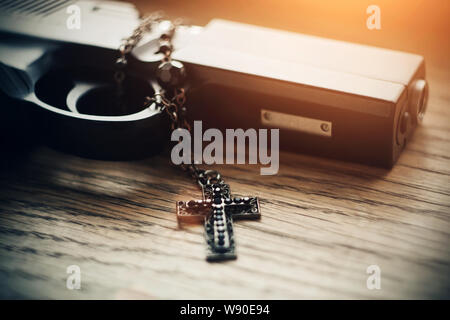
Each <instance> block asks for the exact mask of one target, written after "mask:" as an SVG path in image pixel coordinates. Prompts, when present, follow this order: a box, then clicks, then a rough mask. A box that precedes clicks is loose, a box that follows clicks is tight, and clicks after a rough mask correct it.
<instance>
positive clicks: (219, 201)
mask: <svg viewBox="0 0 450 320" xmlns="http://www.w3.org/2000/svg"><path fill="white" fill-rule="evenodd" d="M214 203H215V204H221V203H222V198H221V197H217V198H214Z"/></svg>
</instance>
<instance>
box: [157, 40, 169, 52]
mask: <svg viewBox="0 0 450 320" xmlns="http://www.w3.org/2000/svg"><path fill="white" fill-rule="evenodd" d="M170 51H172V44H171V43H170V41H160V43H159V50H158V53H164V54H165V53H166V52H167V53H168V52H170Z"/></svg>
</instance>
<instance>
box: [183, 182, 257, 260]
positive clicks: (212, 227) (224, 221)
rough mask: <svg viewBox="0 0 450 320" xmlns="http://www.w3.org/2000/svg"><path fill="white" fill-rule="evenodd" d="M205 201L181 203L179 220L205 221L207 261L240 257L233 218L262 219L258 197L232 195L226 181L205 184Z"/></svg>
mask: <svg viewBox="0 0 450 320" xmlns="http://www.w3.org/2000/svg"><path fill="white" fill-rule="evenodd" d="M202 192H203V200H191V201H187V202H184V201H179V202H177V219H178V223H179V224H180V223H199V222H204V224H205V238H206V242H207V256H206V260H207V261H222V260H231V259H236V252H235V243H234V236H233V220H240V219H259V218H260V217H261V212H260V208H259V200H258V198H256V197H244V198H239V197H234V198H233V197H232V196H231V194H230V186H229V185H227V184H225V183H223V181H221V182H219V183H214V184H209V183H208V184H204V185H202Z"/></svg>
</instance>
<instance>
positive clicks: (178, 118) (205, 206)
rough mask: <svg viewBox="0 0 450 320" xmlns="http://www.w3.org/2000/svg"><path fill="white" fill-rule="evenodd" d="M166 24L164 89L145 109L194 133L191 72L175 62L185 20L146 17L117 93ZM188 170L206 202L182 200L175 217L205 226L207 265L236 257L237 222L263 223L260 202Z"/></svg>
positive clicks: (125, 45) (124, 48) (206, 173)
mask: <svg viewBox="0 0 450 320" xmlns="http://www.w3.org/2000/svg"><path fill="white" fill-rule="evenodd" d="M162 21H164V22H165V23H168V24H169V25H168V27H167V28H166V31H165V32H164V33H163V34H161V36H160V38H159V50H158V52H157V53H162V54H163V58H162V60H161V63H160V64H159V66H158V68H157V70H156V78H157V80H158V83H159V84H160V86H161V87H162V89H161V91H159V92H155V93H154V95H153V96H151V97H146V101H145V107H148V106H150V105H151V104H153V103H156V106H157V107H158V108H159V109H160V110H163V111H165V112H166V113H167V115H168V117H169V119H170V129H171V130H177V129H186V130H188V131H191V128H190V125H189V123H188V122H187V120H186V112H187V109H186V105H185V103H186V89H185V88H184V87H183V83H184V80H185V78H186V70H185V68H184V66H183V64H182V63H181V62H179V61H175V60H172V58H171V54H172V52H173V45H172V39H173V37H174V34H175V31H176V27H177V26H178V25H180V24H181V22H180V21H175V22H174V23H172V22H169V21H168V20H164V19H163V15H162V14H161V13H159V12H157V13H153V14H151V15H149V16H147V17H145V18H143V19H142V21H141V23H140V25H139V26H138V27H137V28H136V29H135V30H134V31H133V33H132V35H131V36H130V37H128V38H126V39H124V40H123V42H122V44H121V46H120V48H119V52H120V57H119V58H118V59H117V61H116V67H117V69H116V72H115V74H114V79H115V82H116V84H117V91H118V95H120V94H121V92H122V83H123V81H124V79H125V72H124V69H125V67H126V65H127V56H128V54H129V53H130V52H131V51H132V50H133V48H134V47H136V45H137V44H138V43H139V41H140V40H141V39H142V37H143V35H144V34H145V33H146V32H149V31H150V30H151V29H152V27H153V25H155V24H158V23H161V22H162ZM181 167H182V169H183V170H185V171H187V172H188V173H189V175H190V176H191V177H192V178H193V179H194V180H195V181H196V182H197V183H198V184H199V185H200V187H201V189H202V193H203V199H202V200H191V201H187V202H184V201H179V202H177V204H176V214H177V220H178V223H179V224H182V223H204V226H205V238H206V243H207V256H206V260H207V261H222V260H230V259H236V252H235V241H234V236H233V220H239V219H259V218H260V217H261V212H260V207H259V201H258V198H256V197H233V196H232V195H231V192H230V186H229V185H228V184H225V182H224V180H223V179H222V177H221V175H220V173H219V172H217V171H215V170H203V169H199V168H198V167H197V166H196V165H195V164H194V162H193V161H191V163H190V164H181Z"/></svg>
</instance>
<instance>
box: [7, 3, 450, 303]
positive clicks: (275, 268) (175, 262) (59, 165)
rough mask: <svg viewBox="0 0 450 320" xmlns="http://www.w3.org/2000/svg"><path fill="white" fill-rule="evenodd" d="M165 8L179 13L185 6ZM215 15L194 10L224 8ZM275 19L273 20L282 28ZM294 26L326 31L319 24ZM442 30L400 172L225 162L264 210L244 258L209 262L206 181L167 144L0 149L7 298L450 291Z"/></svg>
mask: <svg viewBox="0 0 450 320" xmlns="http://www.w3.org/2000/svg"><path fill="white" fill-rule="evenodd" d="M197 2H198V1H197ZM269 2H270V1H269ZM301 3H303V2H301ZM383 3H384V2H383ZM442 3H444V2H441V4H442ZM140 6H141V8H142V9H143V10H144V11H146V10H151V9H153V8H154V7H163V3H162V2H161V3H160V2H158V1H156V2H152V4H151V5H147V4H141V5H140ZM266 6H268V4H266ZM363 7H364V5H363ZM163 8H164V7H163ZM227 8H228V7H225V9H224V11H222V12H224V13H223V14H222V17H224V18H230V17H229V16H227V15H226V14H227V12H228V11H227ZM363 9H364V8H363ZM167 10H168V12H169V13H171V12H173V13H174V14H177V13H178V11H179V9H178V7H177V6H175V4H170V5H168V7H167ZM205 10H206V9H205ZM244 11H245V8H244ZM310 11H311V12H316V11H314V10H312V9H311V10H310ZM205 12H208V14H206V13H203V14H198V15H196V14H195V13H194V12H192V16H193V18H194V19H195V18H196V19H197V20H198V21H199V22H202V21H203V20H206V19H207V18H208V17H209V16H210V15H211V16H221V14H220V12H218V11H214V10H213V9H211V10H210V11H205ZM187 14H189V10H187ZM360 14H361V15H362V21H363V22H362V23H363V25H362V27H360V28H363V29H364V28H365V26H364V17H365V13H364V11H362V12H361V13H360ZM316 15H317V17H319V16H320V14H319V13H316ZM249 17H250V18H251V17H253V16H251V15H249ZM258 17H259V16H258ZM250 18H249V19H248V21H249V22H252V23H256V22H258V21H260V20H256V22H255V21H253V20H251V19H250ZM202 19H203V20H202ZM236 19H239V17H237V18H236ZM255 19H256V18H255ZM259 19H263V17H259ZM322 19H326V16H325V17H322ZM241 21H245V20H244V19H241ZM277 21H278V20H277ZM277 21H275V20H273V21H271V20H268V21H267V24H268V25H269V26H274V27H280V28H281V27H283V26H284V25H283V24H282V23H278V22H277ZM283 21H286V23H289V21H292V20H289V16H287V18H285V19H284V20H283ZM260 24H263V22H262V23H260ZM286 28H288V27H286ZM324 28H327V27H324ZM291 29H295V30H296V31H300V32H305V33H316V34H320V32H322V31H320V32H319V31H317V30H318V29H317V28H316V29H314V27H313V26H310V25H308V24H305V26H304V27H297V28H291ZM330 30H331V27H330ZM358 30H359V29H358ZM323 32H324V33H327V32H328V31H327V30H325V31H323ZM329 32H331V31H329ZM366 32H367V30H362V31H360V32H359V33H358V32H357V31H356V34H357V36H348V37H346V36H345V35H343V36H342V37H341V38H342V39H344V40H355V38H354V37H358V36H359V34H362V33H366ZM384 32H385V34H387V33H389V31H384ZM320 35H324V34H320ZM332 36H334V35H332ZM418 37H419V40H418V41H420V39H422V38H420V37H425V35H420V34H418ZM435 37H437V36H436V35H433V39H434V38H435ZM407 38H408V36H407V33H405V34H404V35H403V38H402V37H400V39H405V42H401V41H400V40H399V43H400V44H399V45H398V47H397V49H405V48H403V47H402V46H403V44H404V43H408V41H410V39H407ZM443 39H444V37H443V36H442V38H441V40H442V41H443V42H441V45H440V47H441V48H443V50H444V51H445V52H444V53H442V52H440V53H436V52H435V49H434V48H437V47H439V43H436V41H437V40H433V41H432V44H430V46H431V47H432V48H431V49H430V51H426V50H428V49H424V50H425V51H426V52H425V54H426V59H427V67H428V69H427V72H428V79H429V83H430V88H431V94H430V100H429V109H428V113H427V115H426V117H425V121H424V123H423V125H422V126H421V127H420V128H418V130H417V131H416V133H415V135H414V137H413V139H412V140H411V141H410V143H409V144H408V146H407V147H406V149H405V151H404V152H403V154H402V155H401V157H400V159H399V161H398V163H397V165H396V166H395V167H394V168H393V169H392V170H385V169H380V168H375V167H368V166H364V165H357V164H352V163H345V162H339V161H333V160H327V159H322V158H315V157H311V156H307V155H299V154H289V153H282V154H281V155H280V161H281V164H280V171H279V174H278V175H276V176H260V175H259V167H258V166H242V165H226V166H217V169H219V170H220V171H221V172H222V174H223V175H224V177H225V179H226V181H227V182H228V183H229V184H230V186H231V188H232V191H233V193H235V194H243V195H255V196H258V197H259V198H260V201H261V207H262V219H261V220H260V221H239V222H236V223H235V234H236V240H237V249H238V255H239V257H238V259H237V260H236V261H228V262H225V263H215V264H211V263H208V262H206V261H205V244H204V238H203V228H202V227H201V226H189V227H187V228H183V229H179V228H178V226H177V221H176V216H175V202H176V201H179V200H189V199H196V198H200V196H201V192H200V190H199V189H198V188H197V187H196V186H195V184H193V183H192V181H191V180H190V179H189V178H188V177H187V176H185V175H184V173H183V172H182V171H180V170H179V169H178V168H176V167H174V166H172V165H171V164H170V163H169V158H168V154H161V155H159V156H156V157H154V158H150V159H146V160H142V161H129V162H106V161H97V160H90V159H83V158H78V157H75V156H72V155H68V154H63V153H59V152H57V151H54V150H52V149H49V148H47V147H37V148H33V149H29V150H27V152H26V153H18V152H13V151H8V152H6V151H5V152H3V154H2V166H1V171H0V297H1V298H55V299H62V298H64V299H93V298H106V299H116V298H125V299H128V298H144V299H179V298H182V299H190V298H193V299H220V298H225V299H243V298H247V299H248V298H250V299H253V298H256V299H299V298H333V299H334V298H344V299H348V298H357V299H365V298H369V299H370V298H383V299H391V298H402V299H404V298H450V250H449V241H450V147H449V142H450V123H449V119H450V110H449V108H448V106H449V102H450V93H449V91H448V89H449V83H450V81H449V80H450V77H449V67H450V63H449V61H448V57H449V50H448V43H445V41H448V39H447V40H443ZM376 41H378V40H374V42H376ZM385 41H386V43H387V44H386V46H389V45H390V43H391V41H392V43H393V40H392V39H391V38H389V37H387V38H386V40H385ZM430 41H431V40H430ZM368 42H370V41H368ZM406 47H407V46H406ZM424 47H425V45H424ZM410 48H412V49H416V48H415V47H410ZM419 51H420V50H419ZM418 53H421V52H418ZM428 53H429V54H428ZM422 54H423V53H422ZM70 265H78V266H79V267H80V268H81V289H80V290H68V289H67V288H66V279H67V276H68V275H67V273H66V268H67V267H68V266H70ZM369 265H378V266H379V267H380V269H381V290H368V289H367V287H366V280H367V277H368V274H367V273H366V268H367V267H368V266H369Z"/></svg>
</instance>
